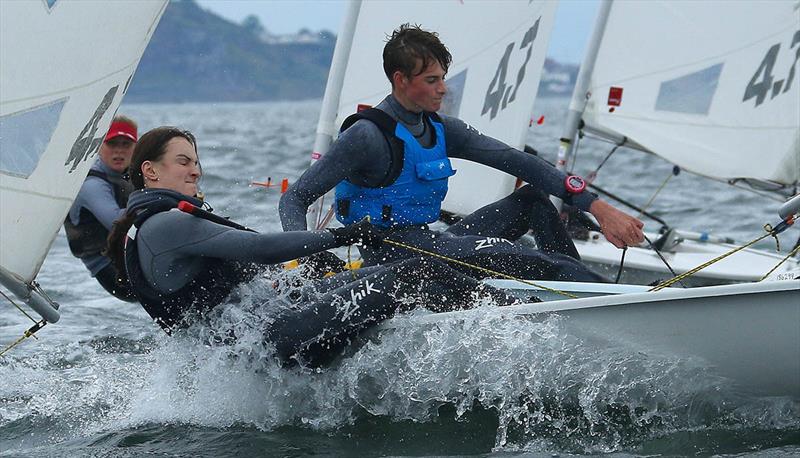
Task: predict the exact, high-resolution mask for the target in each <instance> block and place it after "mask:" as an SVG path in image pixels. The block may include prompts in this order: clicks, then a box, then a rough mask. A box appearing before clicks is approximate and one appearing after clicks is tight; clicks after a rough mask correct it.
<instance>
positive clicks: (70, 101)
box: [0, 0, 166, 292]
mask: <svg viewBox="0 0 800 458" xmlns="http://www.w3.org/2000/svg"><path fill="white" fill-rule="evenodd" d="M165 7H166V0H152V1H140V2H114V3H113V4H110V3H104V2H94V1H83V0H38V1H2V2H0V46H2V52H0V274H2V278H3V279H5V280H6V281H8V280H11V281H15V282H22V283H29V282H31V281H32V280H33V279H34V277H35V276H36V274H37V273H38V271H39V268H40V267H41V265H42V262H43V261H44V258H45V256H46V254H47V252H48V250H49V248H50V245H51V244H52V242H53V239H54V238H55V236H56V234H57V233H58V230H59V228H60V227H61V225H62V223H63V221H64V217H65V216H66V214H67V212H68V210H69V208H70V205H71V204H72V201H73V200H74V198H75V195H76V194H77V192H78V190H79V189H80V186H81V184H82V183H83V180H84V178H85V177H86V174H87V173H88V170H89V167H90V166H91V164H92V162H93V159H94V157H95V155H96V154H97V151H98V147H99V145H100V142H101V141H102V139H103V136H104V134H105V133H106V131H107V130H108V126H109V124H110V122H111V118H112V117H113V116H114V113H115V112H116V110H117V108H118V107H119V104H120V102H121V101H122V97H123V95H124V94H125V92H126V91H127V88H128V85H129V83H130V81H131V78H132V76H133V73H134V71H135V70H136V66H137V65H138V63H139V59H141V57H142V54H143V52H144V50H145V47H146V46H147V43H148V41H149V40H150V37H151V36H152V34H153V31H154V29H155V27H156V24H157V23H158V20H159V19H160V17H161V14H162V13H163V11H164V9H165ZM6 281H4V284H5V283H6ZM6 286H8V285H6ZM17 291H18V290H15V292H17Z"/></svg>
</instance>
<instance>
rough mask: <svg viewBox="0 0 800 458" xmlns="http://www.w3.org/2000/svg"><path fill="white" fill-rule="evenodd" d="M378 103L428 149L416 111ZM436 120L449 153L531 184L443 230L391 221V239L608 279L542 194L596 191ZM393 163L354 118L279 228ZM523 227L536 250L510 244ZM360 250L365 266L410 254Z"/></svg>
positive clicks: (284, 209) (496, 265)
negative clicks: (580, 250)
mask: <svg viewBox="0 0 800 458" xmlns="http://www.w3.org/2000/svg"><path fill="white" fill-rule="evenodd" d="M376 108H378V109H380V110H382V111H384V112H386V113H387V114H389V115H390V116H391V117H392V118H394V119H395V120H397V121H398V122H399V123H401V124H403V125H404V126H405V127H406V128H407V129H408V130H409V131H410V132H411V133H412V134H413V135H414V137H415V139H416V140H417V141H418V142H419V143H420V144H421V145H422V146H423V147H426V148H427V147H430V146H431V145H432V144H433V142H434V141H435V133H434V132H433V130H432V129H431V128H430V126H429V125H428V123H426V122H424V121H423V116H422V113H414V112H411V111H408V110H406V109H405V108H403V107H402V106H401V105H400V103H399V102H398V101H397V100H396V99H395V98H394V97H393V96H391V95H390V96H388V97H387V98H385V99H384V100H383V101H382V102H381V103H380V104H379V105H378V106H377V107H376ZM440 117H441V119H442V123H443V125H444V130H445V137H446V145H447V156H448V157H450V158H459V159H466V160H469V161H473V162H478V163H481V164H484V165H487V166H489V167H493V168H495V169H498V170H502V171H504V172H507V173H509V174H512V175H515V176H518V177H520V178H522V179H523V180H525V181H527V182H528V183H530V185H527V186H525V187H523V188H520V189H519V190H517V191H516V192H514V193H512V194H511V195H509V196H508V197H506V198H504V199H501V200H500V201H498V202H495V203H493V204H490V205H488V206H485V207H483V208H481V209H479V210H477V211H476V212H474V213H473V214H471V215H468V216H467V217H465V218H464V219H463V220H462V221H461V222H460V223H459V224H457V225H454V226H452V227H450V228H449V229H448V230H446V231H444V232H440V231H434V230H431V229H429V228H428V227H427V226H426V225H419V226H394V227H392V228H390V229H389V230H388V233H389V234H390V235H389V238H390V239H392V240H396V241H398V242H402V243H406V244H409V245H413V246H416V247H419V248H422V249H425V250H430V251H434V252H437V253H440V254H442V255H445V256H448V257H452V258H456V259H459V260H463V261H470V262H471V263H476V264H478V265H480V266H483V267H487V268H492V269H493V270H500V271H503V272H504V273H507V274H511V275H515V276H525V277H528V278H539V279H553V280H573V281H601V282H602V281H607V279H605V278H604V277H602V276H600V275H598V274H596V273H595V272H593V271H591V270H590V269H589V268H588V267H586V266H585V265H583V264H582V263H581V262H580V261H579V260H578V259H579V258H578V254H577V251H576V250H575V248H574V245H573V244H572V242H571V240H570V239H569V237H568V236H567V234H566V231H565V229H564V228H563V225H561V223H560V221H558V215H557V213H556V211H555V208H554V207H553V206H552V205H551V204H550V202H549V200H548V198H547V196H548V195H553V196H557V197H560V198H562V199H565V200H567V201H568V202H570V203H571V204H572V205H575V206H577V207H578V208H580V209H582V210H588V208H589V206H590V205H591V204H592V202H593V201H594V200H595V198H596V197H595V196H594V195H592V194H591V193H588V192H583V193H580V194H577V195H570V194H569V193H568V192H567V190H566V188H565V186H564V180H565V178H566V175H565V174H563V173H562V172H560V171H558V170H556V169H555V168H553V167H552V166H550V165H549V164H547V163H546V162H544V161H543V160H542V159H540V158H538V157H537V156H534V155H531V154H526V153H523V152H521V151H519V150H516V149H514V148H511V147H509V146H508V145H506V144H504V143H502V142H500V141H499V140H496V139H494V138H491V137H488V136H485V135H482V134H481V133H480V132H478V131H477V130H476V129H475V128H473V127H471V126H469V125H468V124H466V123H465V122H463V121H461V120H460V119H457V118H453V117H449V116H440ZM391 161H392V151H391V146H390V144H389V143H388V142H387V139H386V137H385V136H384V134H383V132H382V131H381V130H380V128H379V127H378V126H377V125H375V124H374V123H372V122H370V121H367V120H359V121H356V122H355V124H353V125H352V126H351V127H350V128H348V129H347V130H345V131H344V132H343V133H342V134H341V135H340V136H339V138H338V139H337V141H336V142H334V144H333V145H332V147H331V149H330V151H328V152H327V153H326V154H325V155H324V156H323V157H322V158H321V159H320V160H319V161H317V162H316V163H315V164H313V165H312V166H311V167H310V168H309V169H308V170H307V171H306V172H305V173H304V174H303V175H302V176H301V177H300V179H298V181H297V182H295V183H294V184H293V185H292V186H290V187H289V190H288V191H287V192H286V193H285V194H284V195H283V197H282V198H281V202H280V209H279V210H280V216H281V222H282V224H283V228H284V230H287V231H292V230H301V229H305V228H306V219H305V216H306V213H307V211H308V207H309V206H310V205H311V204H312V203H313V202H314V201H315V200H316V199H317V198H319V197H320V196H322V195H324V194H325V193H326V192H328V191H329V190H331V189H333V188H334V187H335V186H336V185H337V184H338V183H339V182H341V181H342V180H348V181H350V182H351V183H353V184H355V185H357V186H364V187H377V186H379V185H380V184H381V183H383V182H384V180H385V179H386V177H387V176H388V175H389V173H390V172H391ZM529 228H532V229H533V230H534V235H535V236H536V238H537V242H538V245H539V246H540V248H541V250H538V251H537V250H534V249H532V248H529V247H526V246H521V245H519V244H515V243H512V242H511V240H515V239H516V238H519V237H520V236H522V235H523V234H525V233H526V232H527V230H528V229H529ZM361 252H362V255H363V257H364V259H365V262H366V263H367V264H368V265H372V264H381V263H385V262H391V261H394V260H397V259H403V258H406V257H408V256H411V255H413V254H414V253H413V252H411V251H408V250H405V249H402V248H397V247H394V246H387V245H386V244H384V248H382V249H380V250H370V249H362V250H361ZM457 268H458V269H459V270H462V269H463V270H464V271H465V272H466V273H468V274H470V275H478V276H484V274H483V273H481V272H477V271H475V270H473V269H469V268H462V267H457Z"/></svg>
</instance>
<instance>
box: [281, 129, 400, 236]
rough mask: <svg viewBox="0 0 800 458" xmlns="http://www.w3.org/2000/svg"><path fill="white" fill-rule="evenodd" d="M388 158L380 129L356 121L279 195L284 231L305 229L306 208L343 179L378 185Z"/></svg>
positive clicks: (387, 147) (386, 145) (387, 166)
mask: <svg viewBox="0 0 800 458" xmlns="http://www.w3.org/2000/svg"><path fill="white" fill-rule="evenodd" d="M390 158H391V151H390V150H389V146H388V143H387V142H386V139H385V138H384V137H383V134H382V133H381V131H380V129H378V127H377V126H376V125H375V124H373V123H372V122H370V121H366V120H359V121H357V122H356V123H355V124H353V125H352V126H351V127H350V128H349V129H347V130H346V131H344V132H343V133H342V134H341V135H340V136H339V138H338V139H337V140H336V141H335V142H334V143H333V145H331V149H330V150H329V151H328V152H327V153H326V154H325V155H324V156H322V158H321V159H320V160H318V161H316V162H315V163H314V164H312V165H311V167H309V168H308V170H306V171H305V172H304V173H303V174H302V175H301V176H300V178H298V179H297V181H296V182H295V183H294V184H292V185H291V186H289V189H288V190H287V191H286V193H284V194H283V196H281V200H280V204H279V206H278V213H279V214H280V218H281V224H282V226H283V230H284V231H302V230H306V229H307V224H306V213H307V212H308V207H309V206H311V204H313V203H314V201H316V200H317V199H319V198H320V197H322V196H323V195H325V193H326V192H328V191H330V190H331V189H333V188H334V187H335V186H336V185H337V184H339V182H341V181H342V180H344V179H350V180H353V178H354V177H355V176H360V177H361V178H363V179H364V180H366V181H371V180H374V181H375V182H380V180H381V179H382V178H383V177H384V176H385V175H386V173H387V171H388V170H389V167H390V165H391V163H390Z"/></svg>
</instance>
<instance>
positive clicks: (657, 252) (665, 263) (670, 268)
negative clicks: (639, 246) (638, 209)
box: [642, 234, 686, 288]
mask: <svg viewBox="0 0 800 458" xmlns="http://www.w3.org/2000/svg"><path fill="white" fill-rule="evenodd" d="M642 235H644V234H642ZM644 239H645V240H647V243H648V245H650V248H652V249H653V251H655V252H656V254H657V255H658V257H659V258H661V261H662V262H663V263H664V265H665V266H667V269H669V273H671V274H672V276H673V277H677V276H678V274H676V273H675V271H674V270H673V269H672V266H670V265H669V263H668V262H667V259H666V258H665V257H664V255H662V254H661V251H659V250H658V248H656V246H655V245H653V242H651V241H650V239H649V238H648V237H647V236H646V235H645V236H644ZM678 282H679V283H680V284H681V286H683V287H684V288H686V285H684V284H683V282H682V281H680V280H678Z"/></svg>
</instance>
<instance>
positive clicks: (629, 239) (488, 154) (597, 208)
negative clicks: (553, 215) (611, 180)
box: [442, 116, 644, 248]
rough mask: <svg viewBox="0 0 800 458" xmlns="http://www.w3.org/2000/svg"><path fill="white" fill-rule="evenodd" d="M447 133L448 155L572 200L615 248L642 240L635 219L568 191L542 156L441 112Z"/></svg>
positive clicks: (591, 197) (590, 197)
mask: <svg viewBox="0 0 800 458" xmlns="http://www.w3.org/2000/svg"><path fill="white" fill-rule="evenodd" d="M442 119H443V121H444V126H445V131H446V133H447V155H448V156H449V157H455V158H460V159H466V160H468V161H473V162H478V163H480V164H483V165H486V166H489V167H492V168H495V169H498V170H502V171H504V172H506V173H508V174H510V175H513V176H517V177H520V178H522V179H523V180H524V181H526V182H528V183H530V184H531V185H533V186H535V187H537V188H539V189H540V190H542V191H544V192H546V193H547V194H550V195H552V196H556V197H559V198H561V199H565V200H567V201H571V203H572V205H575V206H576V207H578V208H580V209H581V210H584V211H588V212H590V213H591V214H592V215H594V216H595V218H597V221H598V223H600V228H601V229H602V231H603V234H604V235H605V236H606V238H607V239H608V241H609V242H611V243H612V244H614V246H616V247H618V248H622V247H624V246H627V245H638V244H639V243H641V242H642V241H643V240H644V235H643V234H642V227H644V224H643V223H642V222H641V221H639V220H638V219H636V218H634V217H632V216H630V215H628V214H626V213H623V212H622V211H620V210H617V209H616V208H614V207H612V206H611V205H609V204H608V203H606V202H604V201H602V200H600V199H597V197H596V196H594V195H593V194H591V193H589V192H582V193H580V194H570V193H569V192H567V189H566V186H565V183H564V182H565V179H566V177H567V176H566V174H564V173H563V172H561V171H559V170H557V169H556V168H555V167H553V166H551V165H550V164H548V163H547V162H545V161H544V160H543V159H541V158H539V157H537V156H534V155H532V154H527V153H523V152H522V151H519V150H517V149H515V148H512V147H510V146H508V145H506V144H505V143H503V142H501V141H499V140H497V139H494V138H492V137H489V136H486V135H483V134H481V133H480V132H478V131H477V130H476V129H475V128H473V127H472V126H469V125H467V124H466V123H464V122H463V121H461V120H460V119H457V118H451V117H447V116H442Z"/></svg>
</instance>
